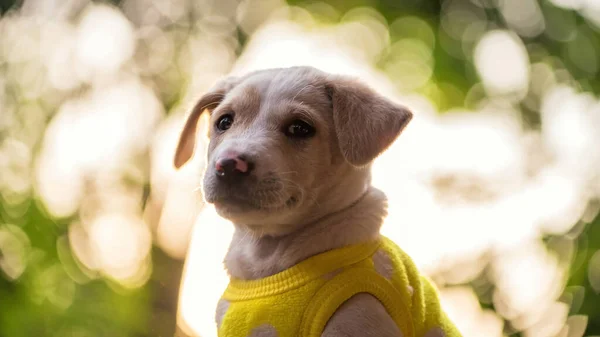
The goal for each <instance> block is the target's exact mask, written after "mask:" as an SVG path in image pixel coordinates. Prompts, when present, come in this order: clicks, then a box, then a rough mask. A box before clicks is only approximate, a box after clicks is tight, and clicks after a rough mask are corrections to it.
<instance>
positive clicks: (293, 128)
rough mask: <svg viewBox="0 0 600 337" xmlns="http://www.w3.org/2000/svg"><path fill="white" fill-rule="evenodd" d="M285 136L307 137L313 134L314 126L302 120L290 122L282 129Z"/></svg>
mask: <svg viewBox="0 0 600 337" xmlns="http://www.w3.org/2000/svg"><path fill="white" fill-rule="evenodd" d="M284 133H285V135H286V136H288V137H291V138H308V137H312V136H313V135H314V134H315V128H313V127H312V126H311V125H310V124H308V123H306V122H305V121H302V120H299V119H298V120H295V121H293V122H291V123H290V124H289V125H288V126H287V128H286V129H285V130H284Z"/></svg>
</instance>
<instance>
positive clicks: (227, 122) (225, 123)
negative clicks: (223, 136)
mask: <svg viewBox="0 0 600 337" xmlns="http://www.w3.org/2000/svg"><path fill="white" fill-rule="evenodd" d="M232 124H233V116H232V115H229V114H227V115H223V116H221V117H220V118H219V119H218V120H217V123H216V124H215V126H216V127H217V129H218V130H219V131H225V130H227V129H229V128H230V127H231V125H232Z"/></svg>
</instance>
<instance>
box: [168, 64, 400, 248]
mask: <svg viewBox="0 0 600 337" xmlns="http://www.w3.org/2000/svg"><path fill="white" fill-rule="evenodd" d="M206 97H208V98H206ZM205 108H206V109H208V110H210V112H211V114H210V125H209V137H210V142H209V147H208V161H207V163H208V164H207V168H206V172H205V175H204V186H203V187H204V197H205V199H206V201H207V202H210V203H213V204H214V205H215V208H216V210H217V212H219V214H220V215H221V216H223V217H225V218H227V219H229V220H231V221H232V222H233V223H234V224H236V225H238V226H245V227H247V228H248V229H250V230H252V231H255V232H256V233H257V234H258V235H273V236H277V235H283V234H286V233H289V232H291V231H294V230H295V229H297V228H298V227H301V226H303V225H305V224H307V223H310V222H311V221H313V220H314V219H317V218H319V217H321V216H324V215H326V214H327V213H331V212H335V211H337V210H338V209H340V208H343V207H345V206H346V205H347V204H348V203H351V202H352V201H354V200H355V199H356V198H358V197H359V196H360V194H361V193H362V192H364V190H365V188H366V187H367V185H368V184H369V172H368V167H367V168H365V166H368V164H369V163H370V161H371V160H372V159H373V158H374V157H375V156H377V155H378V154H379V153H380V152H382V151H383V150H384V149H385V148H386V147H387V146H389V144H390V143H391V142H392V141H393V140H394V139H395V138H396V136H397V135H398V134H399V133H400V132H401V130H402V128H404V126H405V125H406V124H407V123H408V121H409V120H410V118H411V114H410V112H408V110H406V109H404V108H402V107H399V106H396V105H394V104H393V103H391V102H389V101H387V100H385V99H384V98H382V97H379V96H377V95H376V94H375V93H373V92H372V91H370V90H369V89H368V88H366V87H364V86H361V85H359V84H357V83H355V82H352V81H350V80H349V79H345V78H340V77H333V76H331V75H327V74H325V73H322V72H320V71H318V70H316V69H314V68H309V67H295V68H288V69H273V70H266V71H259V72H255V73H251V74H249V75H246V76H245V77H243V78H230V79H228V80H226V81H224V82H222V83H220V84H219V85H218V86H217V87H216V88H215V89H214V90H213V91H212V92H211V93H209V94H207V95H206V96H205V97H203V99H201V100H200V102H199V103H198V106H197V107H196V109H195V110H194V112H193V113H192V115H191V116H190V120H188V125H186V128H185V129H184V132H183V133H182V137H181V141H180V146H179V148H178V153H177V156H176V160H175V162H176V166H180V165H181V164H182V163H183V162H185V161H187V159H188V158H189V156H191V152H192V150H193V140H192V141H190V138H191V139H193V138H194V135H193V133H194V131H195V123H197V116H199V115H200V113H202V110H204V109H205ZM190 123H191V124H192V126H193V127H192V126H190ZM192 129H193V130H192ZM190 142H191V143H190ZM182 158H183V159H182Z"/></svg>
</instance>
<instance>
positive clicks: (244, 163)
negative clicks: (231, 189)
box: [215, 153, 254, 180]
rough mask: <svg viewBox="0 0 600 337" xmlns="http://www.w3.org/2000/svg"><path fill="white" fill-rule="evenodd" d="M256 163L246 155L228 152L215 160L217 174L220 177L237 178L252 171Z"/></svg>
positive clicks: (226, 178)
mask: <svg viewBox="0 0 600 337" xmlns="http://www.w3.org/2000/svg"><path fill="white" fill-rule="evenodd" d="M253 168H254V163H252V162H251V161H250V160H248V158H247V157H246V156H245V155H241V154H237V153H226V154H224V155H223V156H222V157H221V158H219V159H217V161H216V162H215V174H216V175H217V177H219V178H220V179H225V180H237V179H240V178H242V177H244V176H247V175H249V174H250V172H252V170H253Z"/></svg>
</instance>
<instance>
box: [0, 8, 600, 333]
mask: <svg viewBox="0 0 600 337" xmlns="http://www.w3.org/2000/svg"><path fill="white" fill-rule="evenodd" d="M463 1H464V2H465V3H466V4H470V5H471V6H474V5H473V4H472V3H471V2H469V0H463ZM479 1H481V2H485V3H490V4H491V3H492V2H493V0H479ZM288 2H289V3H290V4H293V5H296V6H300V7H305V8H307V9H308V10H311V8H312V7H311V6H313V5H314V4H315V1H312V0H290V1H288ZM21 3H22V2H21V1H11V0H0V10H2V12H6V11H7V10H9V9H14V8H17V7H18V6H20V5H21ZM113 3H114V4H116V5H119V3H120V1H113ZM328 3H329V4H330V5H331V6H332V7H333V8H335V9H337V11H338V12H339V13H344V12H347V11H348V10H350V9H352V8H356V7H358V6H368V7H372V8H374V9H376V10H377V11H379V12H380V13H381V14H382V15H383V16H384V17H385V19H386V20H387V22H388V23H391V22H394V21H395V20H396V19H398V18H400V17H404V16H408V15H412V16H417V17H419V18H421V19H423V20H424V21H425V22H427V23H428V24H429V25H430V26H431V27H432V28H433V31H434V32H435V35H436V36H435V37H436V38H435V48H434V58H435V62H434V64H435V68H434V70H433V76H432V79H431V80H430V81H429V82H428V83H427V84H426V85H424V86H423V87H420V88H417V91H418V92H421V93H424V94H426V95H427V96H428V97H429V98H431V99H432V101H434V102H435V103H436V104H437V106H438V109H439V110H440V111H446V110H448V109H451V108H453V107H462V106H469V105H470V104H471V102H469V101H466V97H467V92H469V90H470V89H471V88H472V87H473V86H474V85H476V84H477V83H478V82H479V81H480V79H479V78H478V75H477V72H476V70H475V68H474V64H473V59H472V55H470V54H465V53H464V48H462V43H463V42H462V41H461V40H457V39H454V38H453V37H451V36H449V35H448V34H446V33H445V31H444V30H443V29H440V20H441V13H442V9H443V7H444V5H445V4H446V3H447V1H431V0H426V1H422V0H403V1H398V0H331V1H328ZM539 4H540V7H541V9H542V12H543V14H544V19H545V21H546V30H545V32H544V33H542V34H539V35H536V36H534V37H522V39H523V41H524V43H525V46H526V48H527V51H528V54H529V57H530V61H531V62H546V63H548V64H549V65H551V66H552V68H553V69H554V70H555V71H558V70H560V69H566V70H567V71H568V73H570V74H571V76H572V77H573V78H572V80H573V81H575V82H576V83H578V85H579V86H580V88H581V89H582V90H586V91H590V92H593V93H594V94H598V92H599V91H600V79H599V77H598V73H597V71H596V72H590V71H589V69H582V67H581V66H580V63H581V62H584V63H585V62H586V60H585V58H586V57H595V58H596V60H595V61H594V62H596V64H598V61H600V60H598V55H600V28H598V27H593V26H591V25H590V24H589V23H588V22H587V21H585V20H584V18H582V17H581V15H580V14H578V13H577V12H576V11H572V10H567V9H563V8H558V7H556V6H554V5H553V4H552V3H550V2H549V1H546V0H541V1H540V2H539ZM483 12H484V13H485V16H486V18H487V24H488V27H487V29H488V30H489V29H493V28H507V24H506V22H505V21H504V19H503V17H502V15H501V14H500V13H499V10H498V9H497V8H496V7H494V6H489V7H488V8H485V9H484V10H483ZM322 19H323V20H324V21H328V22H331V21H334V22H335V20H337V19H338V18H335V17H333V18H332V17H322ZM572 31H576V33H577V34H578V36H585V37H586V38H587V39H588V40H589V41H590V44H591V45H592V46H596V48H597V49H596V54H595V55H589V54H586V53H585V52H582V53H581V55H580V56H579V57H580V58H583V60H577V59H573V58H572V57H566V55H569V54H572V49H573V48H575V50H577V48H578V43H579V42H578V39H577V37H575V38H566V37H564V36H565V35H568V34H569V33H570V32H572ZM402 34H404V35H402ZM406 34H409V35H410V34H414V35H415V36H417V37H418V36H419V34H420V32H419V31H404V32H402V33H401V34H396V35H394V34H392V36H391V39H392V42H395V41H397V40H399V39H401V38H403V37H406ZM563 37H564V38H563ZM247 38H248V36H245V35H244V33H242V32H241V31H240V33H239V40H240V42H241V45H242V46H243V44H244V42H245V41H246V40H247ZM449 50H452V51H454V52H449ZM387 56H388V55H386V54H385V53H384V54H383V55H381V57H380V60H379V62H378V64H379V65H381V66H383V65H385V62H386V57H387ZM444 84H451V86H446V85H444ZM432 85H435V87H433V86H432ZM533 99H537V98H535V97H534V98H533ZM171 103H172V102H168V103H165V105H170V104H171ZM537 106H539V102H534V103H533V104H531V102H530V104H525V103H520V108H521V111H522V112H523V119H524V122H525V124H526V125H527V126H528V127H531V128H537V127H539V123H540V117H539V112H538V111H537V110H536V107H537ZM167 110H168V109H167ZM0 141H1V138H0ZM583 160H584V159H583ZM143 202H144V200H140V203H143ZM11 207H12V206H10V205H8V204H7V203H6V202H4V201H3V200H0V225H6V224H16V225H18V228H20V230H22V231H23V232H24V233H25V234H26V235H27V237H28V240H29V244H30V247H29V250H30V251H29V252H28V255H27V256H28V261H27V269H26V270H25V272H24V274H23V275H22V276H21V277H20V278H19V279H18V281H16V282H15V281H11V280H9V279H8V278H6V277H3V276H2V274H0V336H1V337H29V336H74V337H75V336H77V337H87V336H90V337H91V336H94V337H96V336H107V337H108V336H111V337H117V336H170V335H172V334H173V333H174V331H175V313H176V299H177V291H178V286H179V276H180V273H181V269H182V262H181V261H176V260H173V259H171V258H168V257H167V256H166V255H165V254H164V253H163V252H161V251H160V250H159V249H158V248H154V249H153V251H152V259H153V272H152V276H151V278H150V281H149V282H148V283H147V284H146V285H144V286H143V287H141V288H138V289H135V290H129V289H124V288H122V287H121V286H119V285H117V284H116V283H114V282H112V281H110V280H108V279H104V278H102V279H93V280H92V279H88V278H86V276H85V275H79V274H78V275H77V276H75V277H73V275H71V274H70V273H77V271H76V270H77V266H76V265H75V262H74V261H72V259H73V258H72V257H71V255H70V252H69V251H68V245H67V246H65V245H61V240H64V238H65V235H66V233H67V225H68V223H70V221H71V220H72V219H61V220H54V219H51V218H50V217H49V216H48V215H47V214H46V213H44V211H43V209H42V208H41V207H40V206H39V205H38V202H37V201H36V200H29V201H27V202H26V203H24V206H19V209H12V208H11ZM575 228H576V229H577V230H578V231H579V232H577V235H576V236H574V237H572V238H571V239H574V240H575V242H576V247H577V251H576V254H575V258H574V260H573V262H572V268H571V276H570V278H569V281H568V287H567V289H566V291H565V295H564V297H565V298H569V299H571V300H573V299H575V302H574V303H576V304H577V305H574V306H573V309H572V311H576V313H579V314H583V315H588V316H589V323H588V328H587V331H586V335H600V295H599V294H597V293H595V292H594V290H593V289H592V288H591V287H590V284H589V281H588V276H587V275H588V270H587V268H588V266H589V260H590V258H591V255H592V254H593V253H594V252H595V251H597V250H598V249H600V217H596V219H595V220H594V221H592V222H591V223H589V224H581V225H578V226H576V227H575ZM567 236H568V235H567ZM551 239H552V238H549V240H548V242H552V240H551ZM559 239H560V238H559ZM549 249H552V247H551V245H549ZM61 254H62V255H61ZM1 258H2V256H0V259H1ZM74 279H77V280H78V282H75V281H74ZM489 287H493V285H489ZM489 287H488V288H487V289H488V293H489ZM582 294H583V295H582ZM577 301H579V302H577ZM481 303H482V306H484V307H492V308H493V306H492V305H491V304H490V302H489V301H487V300H486V299H485V294H483V295H482V299H481ZM572 313H575V312H572ZM506 331H507V333H510V332H511V329H510V327H507V330H506ZM513 336H520V334H519V333H515V334H514V335H513Z"/></svg>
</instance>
